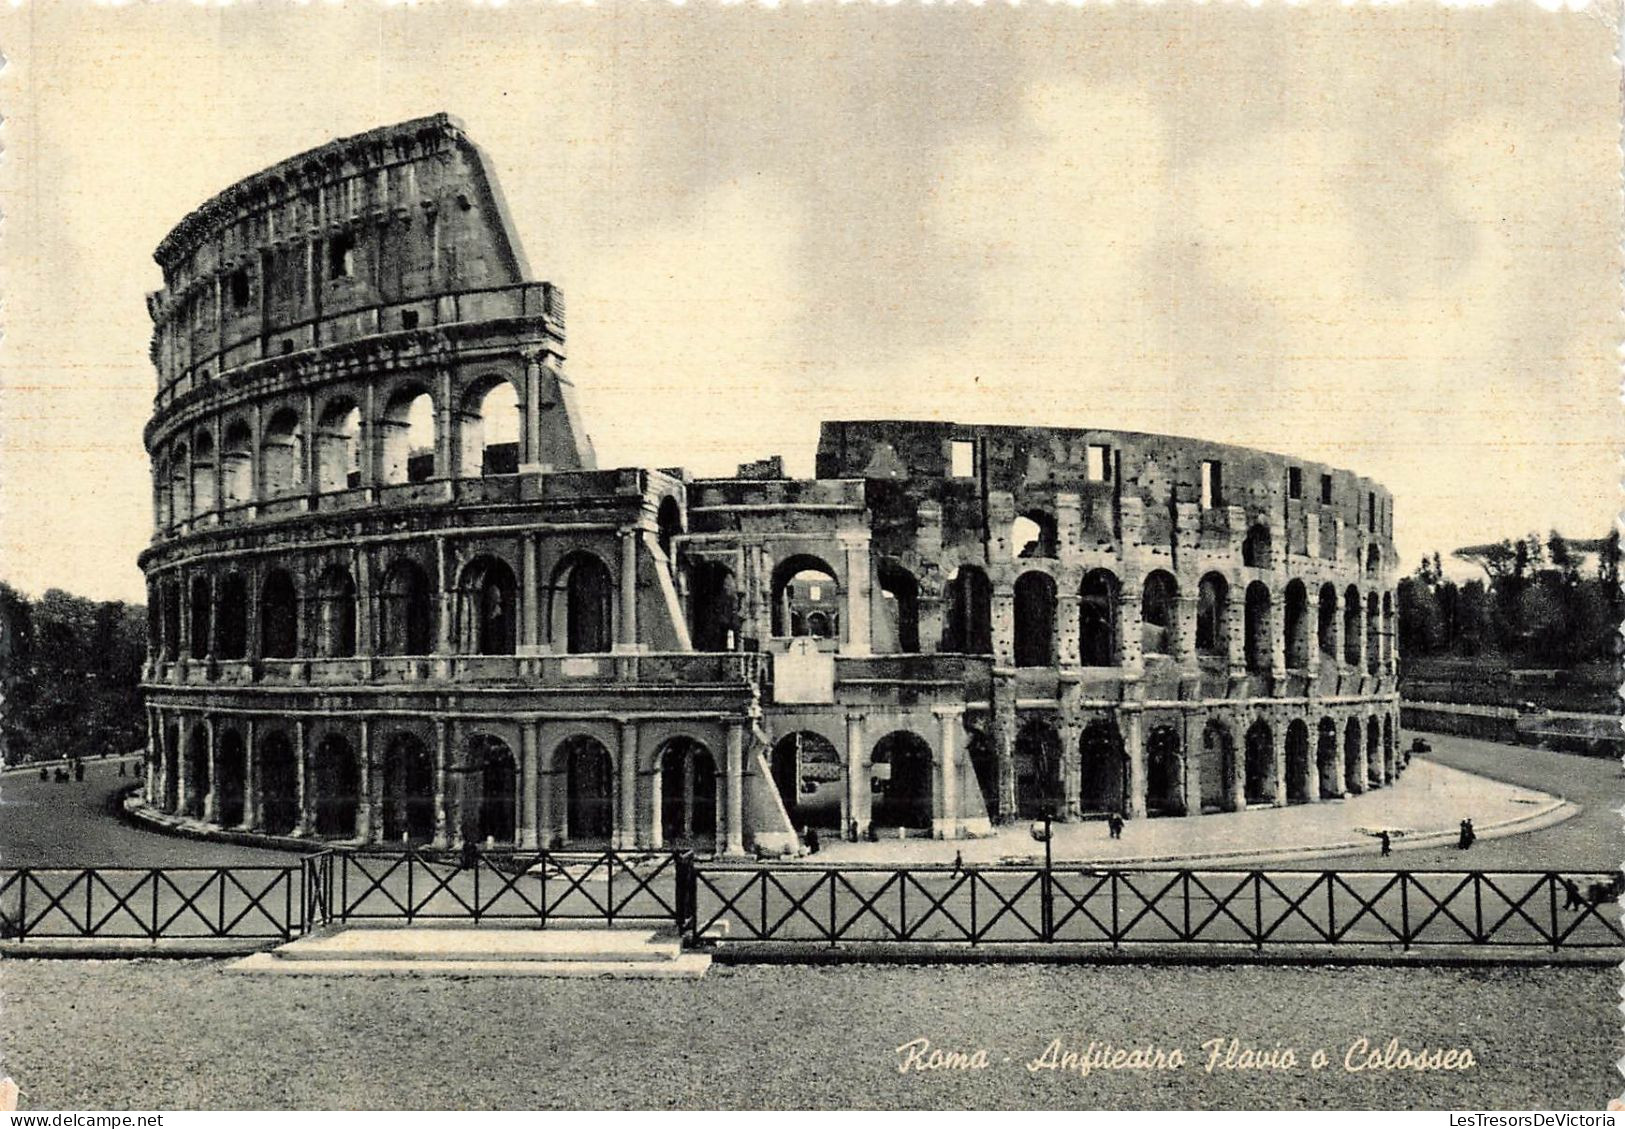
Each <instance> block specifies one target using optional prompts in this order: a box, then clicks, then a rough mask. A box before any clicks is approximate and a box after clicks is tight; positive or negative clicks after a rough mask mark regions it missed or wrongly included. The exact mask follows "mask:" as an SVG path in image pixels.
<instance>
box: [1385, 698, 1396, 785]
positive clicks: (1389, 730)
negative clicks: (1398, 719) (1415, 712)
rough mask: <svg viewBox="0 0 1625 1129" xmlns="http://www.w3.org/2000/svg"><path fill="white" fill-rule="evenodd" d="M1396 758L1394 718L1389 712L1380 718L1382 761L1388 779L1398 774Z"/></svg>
mask: <svg viewBox="0 0 1625 1129" xmlns="http://www.w3.org/2000/svg"><path fill="white" fill-rule="evenodd" d="M1398 759H1399V758H1398V757H1397V756H1396V755H1395V751H1394V719H1393V716H1392V715H1391V714H1388V715H1384V716H1383V719H1382V763H1383V766H1384V771H1385V772H1386V774H1387V776H1388V779H1389V780H1390V781H1392V780H1393V779H1394V778H1395V777H1397V776H1398V775H1399V764H1398V763H1397V762H1398Z"/></svg>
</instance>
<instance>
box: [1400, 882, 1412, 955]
mask: <svg viewBox="0 0 1625 1129" xmlns="http://www.w3.org/2000/svg"><path fill="white" fill-rule="evenodd" d="M1399 943H1400V946H1401V947H1402V948H1403V949H1404V950H1405V951H1406V952H1410V949H1411V876H1410V874H1409V872H1407V871H1403V870H1402V871H1400V872H1399Z"/></svg>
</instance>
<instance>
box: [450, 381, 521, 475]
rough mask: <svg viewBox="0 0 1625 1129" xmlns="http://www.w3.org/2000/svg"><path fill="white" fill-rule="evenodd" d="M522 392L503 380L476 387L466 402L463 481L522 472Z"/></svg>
mask: <svg viewBox="0 0 1625 1129" xmlns="http://www.w3.org/2000/svg"><path fill="white" fill-rule="evenodd" d="M519 433H520V411H519V389H517V388H515V387H514V386H513V385H512V384H510V383H509V382H508V381H507V380H505V379H503V378H501V377H495V378H491V379H488V380H485V381H482V382H480V383H478V384H476V385H474V386H473V388H471V389H470V390H469V392H468V394H467V395H466V396H465V397H464V398H463V411H462V432H461V439H462V449H463V477H464V478H476V477H479V476H480V475H489V474H517V473H518V472H519Z"/></svg>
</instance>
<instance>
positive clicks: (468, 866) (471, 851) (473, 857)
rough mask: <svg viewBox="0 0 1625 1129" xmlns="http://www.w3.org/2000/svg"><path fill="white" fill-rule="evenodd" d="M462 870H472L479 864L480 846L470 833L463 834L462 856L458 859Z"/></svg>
mask: <svg viewBox="0 0 1625 1129" xmlns="http://www.w3.org/2000/svg"><path fill="white" fill-rule="evenodd" d="M459 862H460V863H461V864H462V867H463V869H464V870H472V869H473V868H474V867H476V866H478V865H479V864H480V848H479V846H478V845H477V844H476V843H475V842H474V838H473V836H471V835H467V834H465V835H464V836H463V850H462V857H461V858H460V859H459Z"/></svg>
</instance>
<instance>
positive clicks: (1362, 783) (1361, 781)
mask: <svg viewBox="0 0 1625 1129" xmlns="http://www.w3.org/2000/svg"><path fill="white" fill-rule="evenodd" d="M1355 724H1356V725H1357V726H1358V725H1359V722H1358V720H1356V722H1355ZM1344 729H1345V736H1344V740H1345V741H1346V740H1347V739H1348V738H1347V723H1345V724H1344ZM1355 744H1356V745H1357V746H1358V748H1357V749H1356V750H1355V753H1354V772H1353V776H1354V787H1352V788H1350V789H1349V791H1350V792H1353V793H1355V794H1356V795H1358V794H1359V793H1362V792H1364V791H1365V789H1366V780H1367V777H1368V769H1367V767H1366V750H1365V727H1364V726H1360V732H1359V738H1358V740H1357V741H1356V742H1355ZM1343 768H1344V771H1347V770H1348V765H1346V764H1345V765H1344V766H1343Z"/></svg>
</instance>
